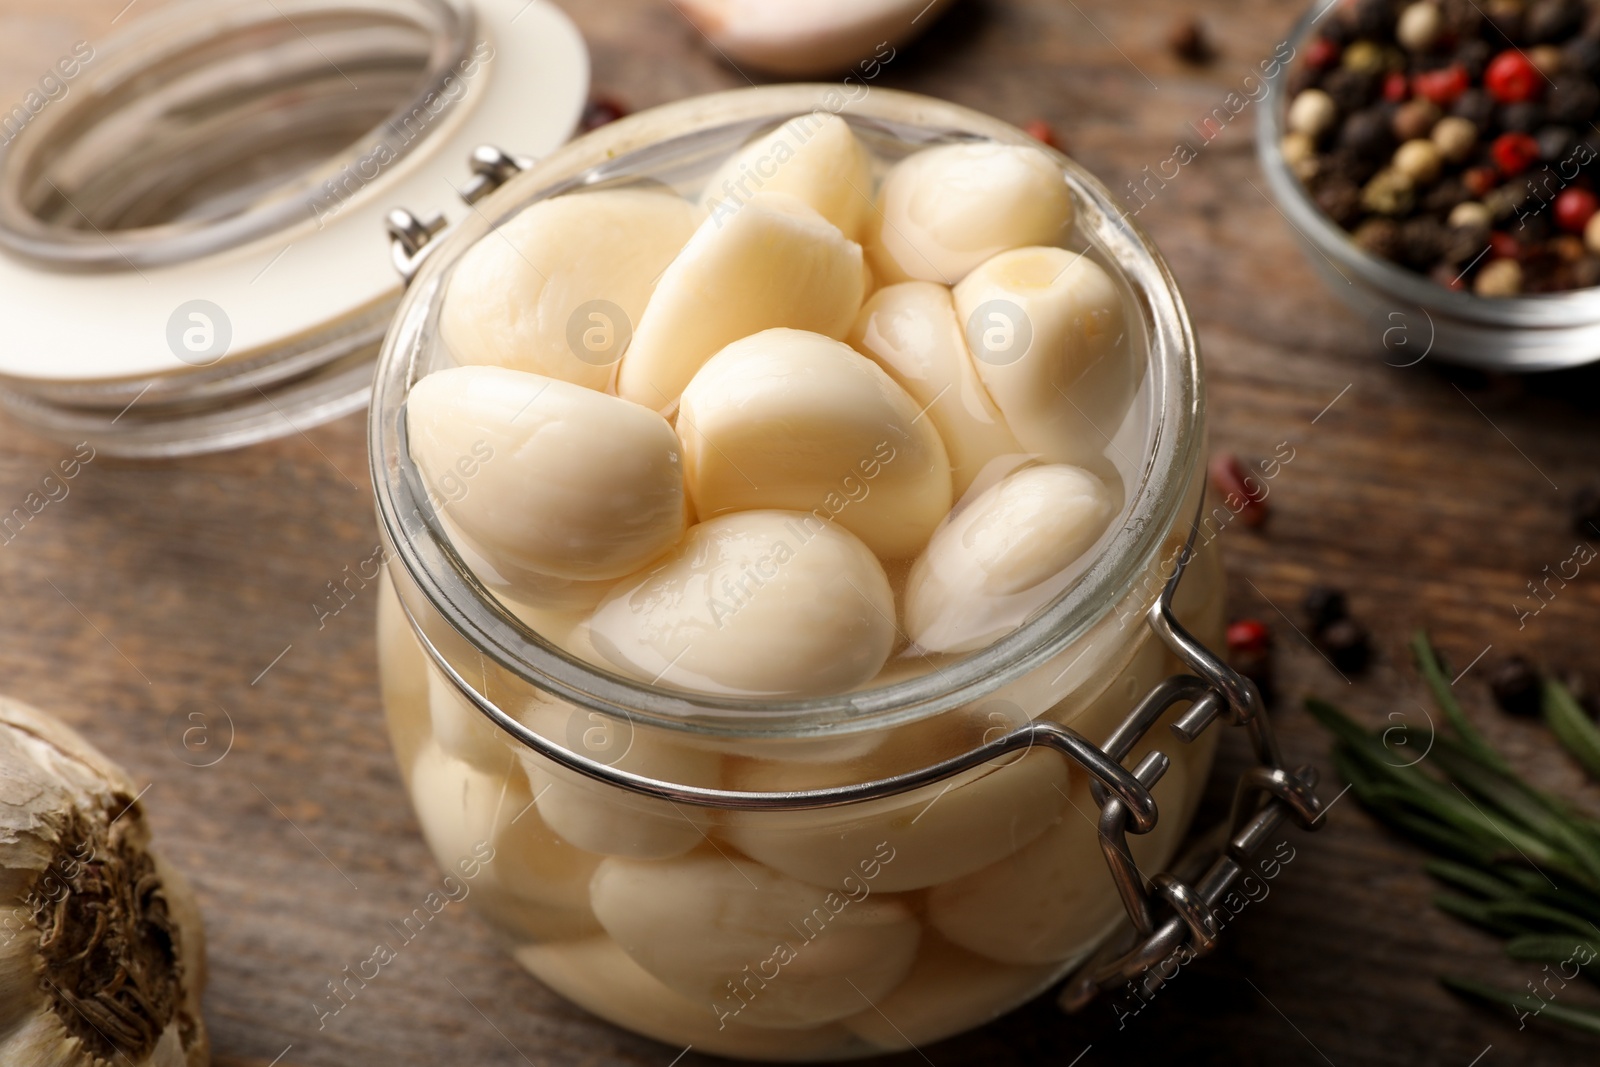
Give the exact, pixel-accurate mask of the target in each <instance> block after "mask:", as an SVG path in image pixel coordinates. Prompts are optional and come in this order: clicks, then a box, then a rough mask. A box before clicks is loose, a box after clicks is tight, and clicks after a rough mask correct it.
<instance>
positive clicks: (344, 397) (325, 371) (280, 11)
mask: <svg viewBox="0 0 1600 1067" xmlns="http://www.w3.org/2000/svg"><path fill="white" fill-rule="evenodd" d="M513 22H515V23H516V25H515V26H513V25H512V23H513ZM41 86H42V87H43V89H42V92H38V93H31V94H30V95H29V100H28V102H27V103H26V104H25V106H23V107H19V108H17V109H15V110H14V111H12V112H10V113H8V114H7V115H6V116H4V118H5V122H4V124H3V130H0V312H3V314H4V316H5V320H6V323H7V344H6V345H5V347H4V350H3V351H0V404H4V406H5V407H6V408H7V410H8V411H9V412H10V413H11V414H12V415H13V416H14V417H15V418H16V419H17V420H18V421H19V422H21V423H23V424H25V425H27V426H29V427H31V428H33V429H34V430H35V431H37V432H39V433H40V434H42V435H43V436H46V437H50V438H54V439H56V440H60V441H64V442H68V443H77V442H83V441H87V442H89V443H91V444H92V445H93V446H94V447H95V448H96V450H97V451H99V452H103V453H106V454H111V455H125V456H141V457H166V456H175V455H182V454H187V453H194V452H206V451H215V450H219V449H225V448H236V447H240V446H243V445H248V444H252V443H255V442H257V441H263V440H267V439H270V438H275V437H282V436H285V435H289V434H293V433H295V432H297V431H301V430H304V429H306V428H308V427H310V426H314V425H317V424H318V423H321V422H325V421H327V420H329V419H333V418H336V417H338V416H341V415H344V414H347V413H349V412H352V411H356V410H359V409H360V408H361V407H363V406H364V405H365V404H366V402H367V399H368V396H369V395H370V391H371V380H372V367H373V363H374V362H375V360H376V358H377V351H378V346H379V343H380V342H381V340H382V338H383V336H384V333H385V331H386V330H387V328H388V325H389V320H390V318H391V317H392V316H393V314H394V311H395V308H396V306H397V305H398V303H399V298H400V290H401V285H400V283H399V281H398V280H397V279H396V278H395V276H394V273H393V270H392V269H391V265H390V262H389V259H388V257H387V256H385V254H384V248H383V245H382V243H381V239H380V238H379V237H378V235H377V234H378V230H379V229H380V227H381V225H382V221H383V218H384V212H385V210H386V208H387V206H388V205H389V204H391V203H393V202H395V200H397V199H412V198H415V199H423V198H426V200H427V202H429V203H434V202H443V201H446V200H447V199H448V197H447V196H441V195H440V192H441V191H442V190H443V191H445V192H446V193H447V192H448V189H447V188H446V185H445V183H449V186H452V187H456V186H467V187H468V189H469V191H470V190H471V189H472V186H471V185H470V183H469V174H468V172H466V171H465V170H463V168H462V159H463V158H464V157H466V156H467V154H468V152H469V151H470V150H471V149H472V148H474V147H475V146H477V145H479V144H483V143H486V142H492V143H494V144H500V145H505V146H506V147H507V148H509V149H512V150H514V151H517V152H527V153H539V152H545V151H549V150H550V149H553V148H555V147H556V146H558V145H560V144H561V143H563V142H564V141H565V140H566V139H567V138H568V137H569V136H570V134H571V132H572V130H573V129H574V127H575V126H576V124H577V121H578V117H579V114H580V112H581V110H582V107H583V102H584V99H585V97H586V94H587V90H588V57H587V53H586V51H585V49H584V45H583V41H582V39H581V38H580V37H579V35H578V33H577V30H576V28H575V27H573V25H572V23H571V22H570V21H569V20H568V19H567V18H566V16H565V15H563V14H562V13H561V12H560V11H559V10H557V9H555V8H554V7H552V6H551V5H549V4H548V3H545V2H544V0H535V2H532V3H530V2H528V0H188V2H180V3H175V4H172V5H169V6H166V7H163V8H161V9H160V10H159V11H157V12H155V13H153V14H151V15H148V16H145V17H142V18H141V17H138V13H137V12H136V13H135V15H134V17H131V18H130V19H129V20H128V22H127V23H126V24H125V25H124V27H123V28H122V29H121V32H119V33H117V34H115V35H113V36H111V37H109V38H107V39H106V40H103V41H95V42H92V43H91V42H79V45H78V46H77V47H76V48H75V49H74V50H73V51H72V52H71V53H69V54H67V55H65V56H63V57H62V58H61V60H59V61H58V62H57V63H56V64H55V65H54V66H53V67H52V68H51V70H50V72H49V73H48V74H47V75H46V76H45V81H43V82H41ZM46 93H47V94H48V96H46V95H45V94H46ZM452 210H453V211H454V212H455V213H456V214H458V215H461V214H467V213H469V211H470V208H469V206H467V205H460V204H458V205H455V206H454V207H453V208H452Z"/></svg>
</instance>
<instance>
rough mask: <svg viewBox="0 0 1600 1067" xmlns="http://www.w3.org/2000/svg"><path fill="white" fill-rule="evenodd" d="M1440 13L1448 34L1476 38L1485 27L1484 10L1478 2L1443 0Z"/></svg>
mask: <svg viewBox="0 0 1600 1067" xmlns="http://www.w3.org/2000/svg"><path fill="white" fill-rule="evenodd" d="M1439 13H1440V14H1441V15H1443V16H1444V17H1443V20H1442V24H1443V27H1444V31H1445V32H1446V33H1453V34H1455V35H1456V36H1457V37H1461V38H1467V37H1474V36H1476V35H1477V34H1478V33H1479V32H1480V31H1481V30H1482V27H1483V9H1482V8H1480V7H1479V6H1478V3H1477V0H1442V2H1441V3H1440V4H1439Z"/></svg>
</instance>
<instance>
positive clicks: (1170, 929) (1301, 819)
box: [1061, 529, 1323, 1012]
mask: <svg viewBox="0 0 1600 1067" xmlns="http://www.w3.org/2000/svg"><path fill="white" fill-rule="evenodd" d="M1194 538H1195V530H1194V529H1191V530H1190V533H1189V540H1188V543H1187V544H1185V545H1184V547H1183V550H1182V552H1181V554H1180V555H1179V556H1178V557H1177V566H1176V567H1175V568H1174V570H1173V574H1172V575H1171V577H1170V578H1168V580H1167V583H1166V586H1165V587H1164V588H1163V589H1162V592H1161V596H1160V597H1159V598H1158V599H1157V601H1156V603H1155V604H1154V605H1153V606H1152V607H1151V609H1150V614H1149V618H1148V622H1149V625H1150V628H1151V629H1152V630H1154V631H1155V633H1156V636H1157V637H1159V638H1160V639H1161V640H1162V642H1163V643H1164V644H1166V646H1167V647H1168V648H1169V649H1171V651H1172V653H1173V654H1174V655H1175V656H1177V657H1178V659H1179V660H1180V661H1182V663H1183V664H1184V666H1186V667H1187V668H1188V669H1189V670H1190V671H1192V672H1193V674H1192V675H1178V676H1176V677H1173V678H1168V679H1166V680H1165V681H1163V682H1161V683H1160V684H1158V685H1157V686H1156V687H1155V688H1154V689H1153V690H1151V692H1150V693H1149V695H1147V696H1146V697H1145V698H1144V699H1143V700H1142V701H1140V702H1139V704H1138V706H1136V707H1135V708H1134V709H1133V711H1132V712H1130V713H1129V714H1128V717H1127V718H1126V719H1125V720H1124V721H1123V722H1122V724H1121V725H1120V726H1119V727H1118V728H1117V731H1116V733H1114V734H1113V735H1112V736H1111V738H1110V740H1109V741H1107V743H1106V746H1105V751H1106V754H1107V755H1108V756H1110V757H1111V758H1112V759H1114V760H1117V761H1121V760H1122V759H1124V758H1126V756H1127V755H1128V753H1129V752H1130V751H1131V750H1132V749H1133V747H1134V745H1135V744H1137V743H1138V741H1139V739H1140V738H1142V737H1143V736H1144V735H1145V733H1146V732H1148V731H1149V730H1150V728H1151V727H1152V726H1154V725H1155V724H1156V722H1157V721H1159V720H1160V718H1161V717H1162V715H1163V714H1164V713H1165V712H1166V711H1167V709H1168V708H1170V707H1172V706H1173V705H1174V704H1179V703H1182V702H1184V701H1189V702H1190V704H1189V708H1188V710H1187V711H1185V712H1184V714H1183V715H1182V717H1181V718H1179V720H1178V721H1177V722H1176V723H1173V724H1172V727H1171V730H1172V732H1173V734H1174V735H1175V736H1176V737H1177V738H1178V740H1180V741H1182V742H1184V743H1185V744H1187V743H1191V742H1193V741H1195V740H1196V739H1198V738H1199V736H1200V735H1201V734H1202V733H1204V731H1205V730H1206V728H1207V727H1209V726H1210V725H1211V724H1212V723H1214V722H1215V721H1216V720H1217V719H1218V718H1219V717H1221V715H1222V714H1223V713H1224V712H1228V713H1230V714H1231V719H1232V723H1233V725H1235V726H1242V727H1244V728H1245V730H1246V731H1247V732H1248V733H1249V735H1250V740H1251V747H1252V748H1253V749H1254V750H1255V754H1256V759H1257V761H1258V763H1259V766H1257V767H1254V768H1252V769H1251V770H1250V771H1248V772H1246V773H1245V774H1244V775H1243V776H1242V777H1241V779H1240V781H1239V783H1238V786H1237V787H1236V789H1235V792H1234V800H1233V810H1232V813H1231V814H1230V816H1229V820H1228V824H1227V830H1226V835H1227V836H1226V838H1225V840H1224V842H1223V844H1222V847H1221V848H1220V849H1218V850H1217V854H1216V856H1215V857H1214V858H1213V859H1212V860H1211V862H1210V863H1209V865H1208V866H1206V867H1205V869H1204V872H1203V874H1201V876H1200V877H1199V878H1197V879H1195V880H1193V881H1192V882H1186V881H1183V880H1180V879H1179V878H1178V877H1177V876H1176V875H1174V874H1171V873H1161V874H1157V875H1155V876H1154V877H1153V878H1151V879H1149V880H1148V884H1147V880H1146V878H1145V877H1144V875H1143V874H1142V873H1141V872H1140V871H1139V869H1138V867H1137V866H1136V865H1135V864H1134V862H1133V857H1132V853H1131V852H1130V851H1129V849H1128V841H1127V835H1128V832H1129V831H1130V830H1131V831H1132V832H1134V833H1142V832H1145V831H1143V830H1142V829H1141V828H1140V827H1139V826H1138V825H1137V823H1136V821H1134V820H1131V819H1130V818H1129V814H1130V813H1129V812H1128V811H1127V809H1126V807H1125V805H1124V803H1123V801H1122V800H1121V799H1119V798H1117V797H1116V796H1113V795H1111V794H1110V793H1109V792H1108V791H1107V790H1105V789H1104V788H1102V787H1101V786H1100V785H1099V784H1098V783H1095V784H1094V785H1093V787H1092V791H1093V795H1094V799H1095V802H1096V803H1097V804H1099V806H1100V823H1099V829H1100V847H1101V851H1102V852H1104V854H1105V858H1106V862H1107V864H1108V865H1109V866H1110V868H1111V876H1112V880H1113V881H1114V882H1115V883H1116V886H1117V892H1118V893H1119V894H1120V895H1121V897H1122V903H1123V906H1124V908H1125V910H1126V911H1127V913H1128V920H1129V925H1130V926H1131V927H1132V934H1133V937H1132V939H1131V941H1130V940H1129V939H1128V938H1127V936H1126V935H1124V937H1123V938H1122V939H1120V940H1114V941H1112V942H1111V943H1109V944H1107V945H1106V946H1105V947H1104V948H1102V949H1101V950H1100V952H1099V953H1097V954H1096V955H1095V956H1094V957H1093V958H1091V960H1090V961H1089V962H1088V963H1087V964H1085V965H1084V966H1083V967H1082V968H1080V970H1079V971H1078V973H1077V975H1076V976H1075V977H1074V978H1073V979H1071V980H1070V981H1069V982H1068V984H1067V987H1066V988H1065V989H1064V990H1063V991H1062V993H1061V1006H1062V1007H1063V1008H1065V1009H1066V1010H1067V1011H1071V1012H1075V1011H1079V1010H1081V1009H1082V1008H1084V1007H1086V1006H1087V1005H1088V1004H1089V1003H1090V1002H1092V1001H1093V1000H1094V999H1095V997H1096V996H1098V995H1099V994H1100V993H1101V992H1104V991H1107V990H1110V989H1114V988H1117V987H1120V986H1123V985H1125V984H1127V983H1130V982H1136V983H1138V986H1139V992H1140V993H1141V994H1142V995H1143V996H1145V997H1148V996H1149V995H1150V994H1153V993H1154V992H1155V990H1156V989H1157V988H1159V987H1160V986H1161V985H1162V984H1163V982H1164V981H1165V980H1166V979H1165V978H1164V977H1163V976H1162V974H1161V972H1160V970H1159V968H1160V966H1161V965H1162V964H1163V963H1165V962H1167V961H1168V960H1170V959H1171V958H1172V957H1173V956H1174V955H1175V954H1177V953H1180V952H1185V951H1186V952H1187V953H1189V957H1190V958H1197V957H1200V956H1204V955H1207V954H1208V953H1210V952H1211V951H1212V950H1213V949H1215V948H1216V946H1217V937H1218V934H1219V932H1220V930H1221V926H1222V924H1221V923H1220V922H1219V921H1218V918H1217V914H1216V911H1215V910H1214V909H1215V907H1216V905H1217V903H1218V902H1219V901H1220V900H1221V899H1222V898H1223V897H1224V896H1225V895H1226V894H1227V892H1228V890H1229V888H1230V887H1231V886H1232V885H1233V883H1234V882H1235V881H1237V880H1238V879H1239V878H1241V877H1242V876H1243V875H1244V874H1245V873H1246V871H1247V870H1248V866H1249V863H1250V861H1251V859H1252V857H1253V856H1254V855H1255V853H1256V852H1257V851H1258V850H1259V849H1261V848H1262V847H1263V846H1264V845H1265V844H1266V843H1267V839H1268V838H1269V837H1271V836H1272V835H1273V833H1274V832H1275V831H1276V830H1277V829H1278V827H1279V826H1280V825H1281V824H1282V823H1283V822H1284V820H1285V819H1292V820H1293V821H1294V822H1295V823H1296V824H1297V825H1299V826H1300V827H1301V828H1302V829H1305V830H1315V829H1317V828H1318V820H1319V819H1320V818H1321V816H1322V811H1323V808H1322V804H1321V802H1320V801H1319V800H1318V799H1317V796H1316V793H1315V792H1314V791H1313V790H1314V787H1315V786H1316V784H1317V775H1316V772H1315V771H1314V770H1313V769H1312V768H1310V767H1301V768H1299V769H1297V770H1295V771H1292V772H1291V771H1289V770H1287V769H1286V768H1285V767H1284V763H1283V755H1282V752H1281V751H1280V750H1279V748H1278V743H1277V739H1276V738H1275V737H1274V735H1273V732H1272V725H1271V723H1270V722H1269V721H1268V719H1267V714H1266V709H1265V708H1264V707H1263V706H1262V703H1261V696H1260V694H1259V693H1258V692H1257V691H1256V688H1255V686H1254V685H1252V684H1251V683H1250V682H1249V681H1248V680H1247V679H1245V678H1243V677H1241V676H1240V675H1239V674H1238V673H1237V672H1235V671H1234V670H1233V669H1232V668H1230V667H1229V666H1228V665H1227V664H1226V663H1224V662H1223V661H1222V660H1221V659H1220V658H1219V657H1218V656H1217V655H1215V654H1214V653H1212V652H1211V651H1210V650H1209V649H1207V648H1206V647H1205V646H1204V645H1203V644H1201V643H1200V642H1199V641H1197V640H1195V638H1194V637H1193V636H1192V635H1191V634H1189V632H1188V631H1187V630H1185V629H1184V628H1183V625H1182V624H1181V623H1180V622H1179V621H1178V619H1177V616H1176V615H1175V614H1174V613H1173V610H1172V600H1173V596H1174V594H1175V593H1176V592H1177V588H1178V583H1179V582H1180V581H1181V580H1182V578H1183V574H1184V571H1185V569H1186V567H1187V564H1188V563H1189V561H1190V559H1191V558H1192V556H1193V551H1194ZM1167 762H1168V761H1167V757H1166V756H1165V755H1163V754H1162V753H1160V752H1151V753H1150V754H1149V755H1147V756H1146V757H1145V759H1144V760H1143V761H1142V762H1141V763H1140V765H1139V767H1138V769H1136V770H1135V771H1134V776H1135V777H1136V778H1138V779H1139V780H1140V782H1141V783H1142V784H1144V785H1145V786H1147V787H1150V786H1154V784H1155V783H1156V781H1158V780H1159V779H1160V777H1161V773H1162V772H1163V771H1165V769H1166V764H1167ZM1158 912H1159V914H1160V915H1161V921H1160V922H1159V923H1158V922H1157V917H1158Z"/></svg>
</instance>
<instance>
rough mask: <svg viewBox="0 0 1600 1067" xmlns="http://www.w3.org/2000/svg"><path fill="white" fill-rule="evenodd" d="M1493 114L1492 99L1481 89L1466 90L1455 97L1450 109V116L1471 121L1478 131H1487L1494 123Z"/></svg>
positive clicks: (1493, 105)
mask: <svg viewBox="0 0 1600 1067" xmlns="http://www.w3.org/2000/svg"><path fill="white" fill-rule="evenodd" d="M1494 113H1495V104H1494V98H1493V97H1491V96H1490V95H1489V94H1488V93H1486V92H1484V91H1483V90H1482V89H1468V90H1467V91H1466V92H1464V93H1462V94H1461V95H1460V96H1458V97H1456V102H1455V103H1454V104H1453V105H1451V108H1450V114H1452V115H1459V116H1460V117H1461V118H1464V119H1467V120H1469V121H1471V123H1472V124H1473V125H1474V126H1476V127H1478V129H1480V130H1487V129H1488V128H1489V125H1490V123H1492V122H1494Z"/></svg>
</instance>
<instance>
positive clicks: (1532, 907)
mask: <svg viewBox="0 0 1600 1067" xmlns="http://www.w3.org/2000/svg"><path fill="white" fill-rule="evenodd" d="M1483 908H1484V911H1485V912H1486V913H1487V914H1488V915H1489V917H1490V918H1492V919H1496V920H1500V921H1503V922H1509V923H1515V924H1517V925H1519V926H1521V927H1522V928H1523V929H1525V930H1527V931H1529V932H1531V933H1538V932H1540V927H1541V925H1542V926H1546V927H1554V928H1556V929H1563V930H1569V931H1571V932H1572V934H1573V935H1574V936H1576V937H1580V938H1581V937H1588V936H1589V935H1590V934H1591V933H1592V932H1593V928H1592V927H1590V926H1589V925H1588V924H1587V923H1585V922H1584V921H1583V920H1582V919H1579V918H1576V917H1574V916H1573V915H1572V914H1571V913H1570V912H1566V911H1562V910H1561V909H1559V908H1552V907H1549V906H1548V905H1545V904H1537V903H1535V902H1533V901H1530V900H1495V901H1490V902H1489V903H1487V904H1485V905H1484V906H1483Z"/></svg>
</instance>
